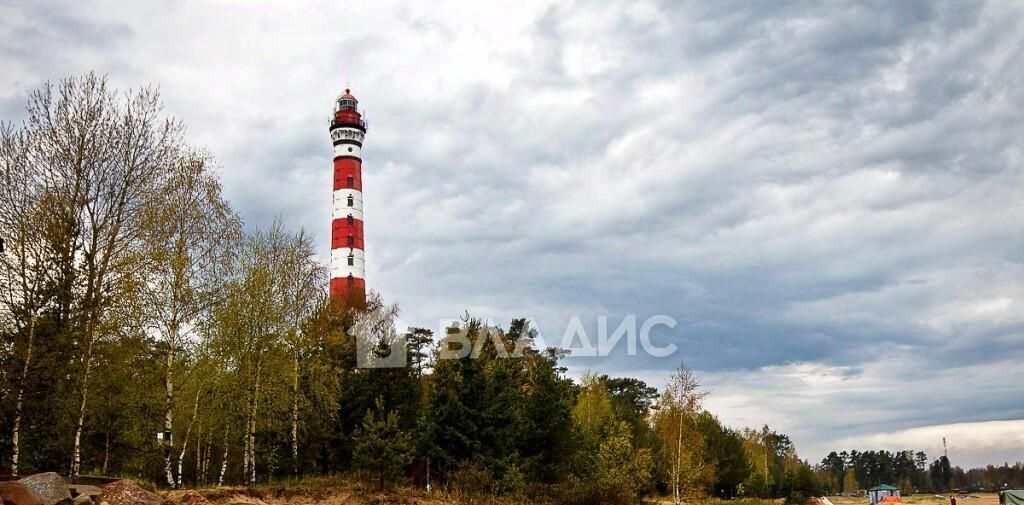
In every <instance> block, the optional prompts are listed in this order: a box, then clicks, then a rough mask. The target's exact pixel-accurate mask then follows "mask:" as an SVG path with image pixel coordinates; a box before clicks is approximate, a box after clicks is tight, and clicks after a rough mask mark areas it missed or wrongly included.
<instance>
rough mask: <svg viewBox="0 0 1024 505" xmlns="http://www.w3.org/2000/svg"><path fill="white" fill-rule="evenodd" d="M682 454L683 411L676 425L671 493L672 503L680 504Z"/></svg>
mask: <svg viewBox="0 0 1024 505" xmlns="http://www.w3.org/2000/svg"><path fill="white" fill-rule="evenodd" d="M682 454H683V413H682V412H680V413H679V425H678V426H677V427H676V472H675V473H676V475H675V478H674V479H673V480H674V481H675V482H673V493H672V503H674V504H675V505H680V504H681V503H683V499H682V496H680V494H681V493H680V489H679V487H680V482H679V481H680V480H681V479H682V473H683V465H682Z"/></svg>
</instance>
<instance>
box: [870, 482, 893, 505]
mask: <svg viewBox="0 0 1024 505" xmlns="http://www.w3.org/2000/svg"><path fill="white" fill-rule="evenodd" d="M887 496H895V497H897V498H899V496H900V489H899V488H896V487H892V486H890V485H888V484H880V485H877V486H875V487H873V488H871V489H868V504H869V505H878V504H879V503H881V502H882V500H884V499H885V498H886V497H887Z"/></svg>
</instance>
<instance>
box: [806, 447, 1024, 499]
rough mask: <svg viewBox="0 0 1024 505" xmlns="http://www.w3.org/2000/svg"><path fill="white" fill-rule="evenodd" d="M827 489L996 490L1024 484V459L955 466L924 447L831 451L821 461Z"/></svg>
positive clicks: (851, 490)
mask: <svg viewBox="0 0 1024 505" xmlns="http://www.w3.org/2000/svg"><path fill="white" fill-rule="evenodd" d="M818 474H819V480H820V482H821V485H822V488H823V490H824V491H825V492H828V493H833V494H839V493H854V492H857V491H859V490H862V489H867V488H871V487H874V486H877V485H879V484H889V485H894V486H896V487H898V488H900V490H901V491H902V492H903V493H914V492H931V493H948V492H950V491H954V490H959V491H993V490H998V489H1007V488H1019V487H1022V486H1024V463H1019V462H1018V463H1016V464H1014V465H1010V464H1008V463H1003V465H1002V466H995V465H988V466H986V467H984V468H973V469H970V470H964V469H963V468H960V467H959V466H951V465H950V462H949V458H948V457H946V456H945V455H942V456H939V457H938V458H936V459H934V460H932V461H930V462H929V460H928V455H927V454H925V453H924V452H922V451H913V450H902V451H895V452H890V451H885V450H880V451H874V450H871V451H856V450H852V451H842V452H839V453H836V452H835V451H832V452H830V453H829V454H828V455H827V456H825V458H824V459H822V461H821V463H820V465H818Z"/></svg>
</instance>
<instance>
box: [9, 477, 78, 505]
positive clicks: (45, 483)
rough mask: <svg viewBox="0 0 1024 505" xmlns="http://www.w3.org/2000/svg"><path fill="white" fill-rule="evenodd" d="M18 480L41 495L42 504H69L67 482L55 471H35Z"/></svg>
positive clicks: (69, 492) (69, 494)
mask: <svg viewBox="0 0 1024 505" xmlns="http://www.w3.org/2000/svg"><path fill="white" fill-rule="evenodd" d="M18 482H20V483H22V484H24V485H26V486H28V487H30V488H32V490H33V491H35V492H36V494H38V495H39V496H40V497H42V499H43V504H44V505H71V491H70V490H69V489H68V483H67V481H65V480H64V477H61V476H60V475H58V474H57V473H56V472H46V473H37V474H35V475H31V476H29V477H25V478H24V479H21V480H19V481H18Z"/></svg>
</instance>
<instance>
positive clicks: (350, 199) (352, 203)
mask: <svg viewBox="0 0 1024 505" xmlns="http://www.w3.org/2000/svg"><path fill="white" fill-rule="evenodd" d="M355 204H356V199H355V197H353V196H352V195H348V206H349V207H354V206H355Z"/></svg>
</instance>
